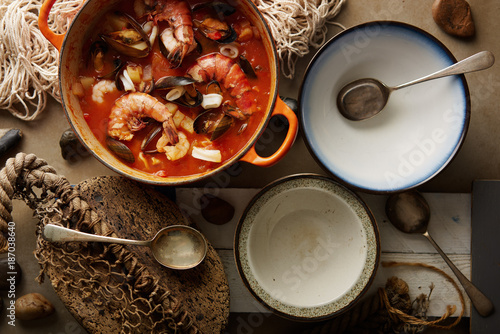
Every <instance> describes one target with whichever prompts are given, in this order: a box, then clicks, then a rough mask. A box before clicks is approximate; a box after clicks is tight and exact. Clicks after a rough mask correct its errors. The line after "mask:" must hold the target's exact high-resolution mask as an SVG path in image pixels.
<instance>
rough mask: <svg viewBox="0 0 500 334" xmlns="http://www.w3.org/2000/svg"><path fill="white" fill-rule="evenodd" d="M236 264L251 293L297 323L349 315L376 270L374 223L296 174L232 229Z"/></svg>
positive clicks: (335, 191)
mask: <svg viewBox="0 0 500 334" xmlns="http://www.w3.org/2000/svg"><path fill="white" fill-rule="evenodd" d="M234 252H235V259H236V264H237V268H238V271H239V274H240V276H241V278H242V280H243V282H244V283H245V285H246V287H247V288H248V290H249V291H250V292H251V294H252V295H253V296H254V297H255V298H256V299H257V300H258V301H259V302H260V303H262V304H263V305H264V306H266V307H267V308H268V309H270V310H271V311H273V312H275V313H276V314H278V315H281V316H283V317H285V318H289V319H293V320H301V321H316V320H324V319H327V318H330V317H332V316H336V315H338V314H340V313H342V312H344V311H346V310H348V309H349V308H351V307H352V306H353V305H354V304H355V303H356V302H357V301H358V300H359V299H360V298H361V296H363V295H364V293H365V292H366V291H367V290H368V288H369V286H370V284H371V282H372V280H373V278H374V276H375V273H376V271H377V268H378V261H379V258H380V240H379V232H378V227H377V223H376V221H375V219H374V217H373V215H372V213H371V212H370V210H369V209H368V207H367V206H366V204H365V203H364V202H363V200H362V199H361V198H359V197H358V196H357V195H356V194H355V193H354V192H352V191H351V190H349V189H347V188H346V187H344V186H342V185H341V184H339V183H337V182H335V181H333V180H332V179H330V178H327V177H324V176H320V175H315V174H298V175H292V176H288V177H285V178H283V179H280V180H277V181H275V182H273V183H271V184H269V185H268V186H266V187H264V188H263V189H262V190H261V191H260V192H259V193H258V194H257V195H256V196H255V197H254V198H253V199H252V200H251V202H250V203H249V205H248V206H247V208H246V209H245V211H244V213H243V215H242V217H241V219H240V221H239V223H238V226H237V228H236V235H235V245H234Z"/></svg>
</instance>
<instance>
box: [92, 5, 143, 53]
mask: <svg viewBox="0 0 500 334" xmlns="http://www.w3.org/2000/svg"><path fill="white" fill-rule="evenodd" d="M116 15H120V16H122V17H123V18H125V20H126V21H127V23H129V24H130V26H131V27H132V29H133V30H134V31H135V32H136V33H137V34H138V36H139V37H140V39H141V40H142V41H143V42H144V43H146V45H147V47H146V48H145V49H143V50H141V49H137V48H134V47H133V46H131V45H130V44H127V43H126V41H119V40H117V39H115V38H116V37H119V36H120V35H121V34H122V33H123V32H121V31H118V32H113V33H110V34H101V35H99V36H100V37H101V39H102V40H104V41H105V42H106V43H107V44H108V45H109V46H111V47H112V48H113V49H115V50H116V51H118V52H119V53H121V54H123V55H125V56H130V57H134V58H144V57H147V56H148V55H149V52H150V51H151V49H152V48H151V44H150V43H149V38H148V35H147V34H146V32H145V31H144V30H143V29H142V27H141V25H140V24H139V23H138V22H137V21H136V20H135V19H134V18H133V17H132V16H130V15H128V14H127V13H121V12H117V13H116Z"/></svg>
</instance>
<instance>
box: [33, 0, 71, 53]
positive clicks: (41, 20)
mask: <svg viewBox="0 0 500 334" xmlns="http://www.w3.org/2000/svg"><path fill="white" fill-rule="evenodd" d="M55 2H56V0H45V1H44V2H43V4H42V7H41V8H40V14H39V15H38V27H39V28H40V31H41V32H42V34H43V36H45V38H46V39H48V40H49V42H50V43H51V44H52V45H54V46H55V48H56V49H57V50H59V51H61V47H62V43H63V40H64V36H65V35H66V34H56V33H54V32H53V31H52V30H50V28H49V24H48V21H49V13H50V10H51V9H52V6H53V5H54V3H55Z"/></svg>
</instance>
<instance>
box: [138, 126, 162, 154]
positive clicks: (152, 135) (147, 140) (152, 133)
mask: <svg viewBox="0 0 500 334" xmlns="http://www.w3.org/2000/svg"><path fill="white" fill-rule="evenodd" d="M162 129H163V127H162V125H161V124H157V125H156V126H155V127H153V128H152V129H151V130H150V131H149V132H148V134H147V135H146V137H144V139H143V140H142V143H141V151H145V150H146V148H147V147H148V145H149V143H151V142H152V141H153V139H154V138H156V136H157V135H158V134H159V133H160V132H161V130H162ZM154 151H156V149H155V150H154ZM151 152H153V151H148V153H151Z"/></svg>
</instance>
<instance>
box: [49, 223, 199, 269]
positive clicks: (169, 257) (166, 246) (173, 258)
mask: <svg viewBox="0 0 500 334" xmlns="http://www.w3.org/2000/svg"><path fill="white" fill-rule="evenodd" d="M43 236H44V238H45V239H46V240H48V241H51V242H72V241H87V242H108V243H116V244H123V245H125V244H127V245H136V246H148V247H150V248H151V251H152V253H153V256H154V258H155V260H156V261H158V262H159V263H160V264H162V265H163V266H165V267H167V268H170V269H178V270H182V269H190V268H194V267H196V266H197V265H199V264H200V263H201V262H202V261H203V260H204V259H205V256H206V254H207V249H208V243H207V240H206V239H205V237H204V236H203V234H201V233H200V232H199V231H198V230H196V229H194V228H192V227H189V226H186V225H171V226H167V227H164V228H162V229H161V230H159V231H158V232H157V233H156V235H155V236H154V238H153V239H151V240H144V241H141V240H131V239H121V238H113V237H107V236H102V235H95V234H90V233H84V232H80V231H75V230H72V229H69V228H66V227H62V226H57V225H53V224H47V225H45V227H44V229H43Z"/></svg>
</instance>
